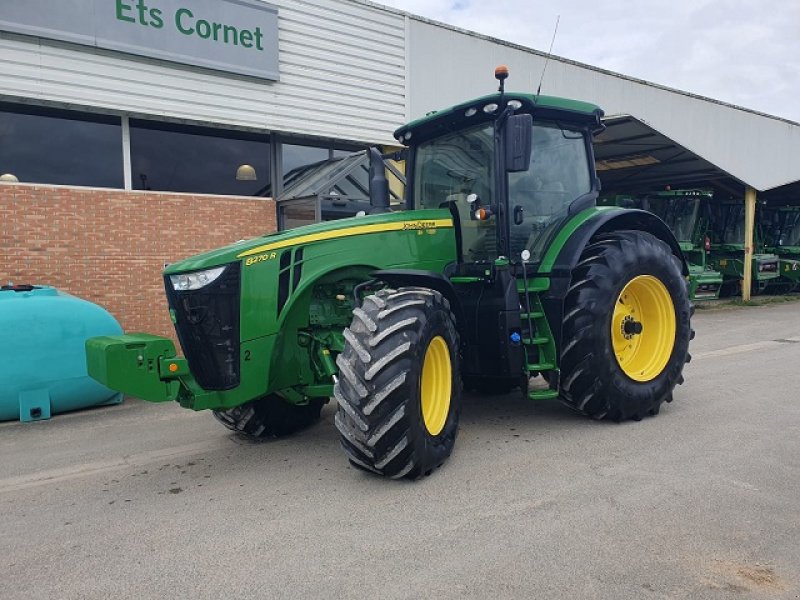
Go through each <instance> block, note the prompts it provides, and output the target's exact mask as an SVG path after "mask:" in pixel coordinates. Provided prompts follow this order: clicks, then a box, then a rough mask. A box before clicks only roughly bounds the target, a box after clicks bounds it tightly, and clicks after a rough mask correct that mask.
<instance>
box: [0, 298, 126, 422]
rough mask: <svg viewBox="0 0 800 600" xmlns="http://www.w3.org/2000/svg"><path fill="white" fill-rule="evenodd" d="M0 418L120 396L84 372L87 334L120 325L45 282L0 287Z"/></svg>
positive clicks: (39, 414)
mask: <svg viewBox="0 0 800 600" xmlns="http://www.w3.org/2000/svg"><path fill="white" fill-rule="evenodd" d="M0 331H2V332H3V334H2V338H0V339H2V342H0V421H9V420H16V419H19V420H20V421H38V420H41V419H49V418H50V415H53V414H58V413H62V412H66V411H70V410H77V409H79V408H86V407H89V406H99V405H104V404H118V403H120V402H122V394H119V393H117V392H115V391H113V390H110V389H108V388H107V387H104V386H102V385H100V384H99V383H97V382H96V381H95V380H94V379H92V378H90V377H89V375H88V373H87V372H86V352H85V350H84V344H85V342H86V339H87V338H90V337H94V336H97V335H117V334H120V333H122V328H121V327H120V326H119V323H117V321H116V319H114V317H112V316H111V315H110V314H109V313H108V312H107V311H106V310H105V309H104V308H101V307H100V306H97V305H96V304H92V303H91V302H87V301H86V300H81V299H80V298H76V297H74V296H70V295H69V294H65V293H63V292H60V291H58V290H57V289H55V288H53V287H48V286H29V285H19V286H12V285H8V286H4V287H2V288H0Z"/></svg>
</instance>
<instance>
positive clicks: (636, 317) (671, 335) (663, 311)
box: [611, 275, 676, 382]
mask: <svg viewBox="0 0 800 600" xmlns="http://www.w3.org/2000/svg"><path fill="white" fill-rule="evenodd" d="M675 331H676V323H675V306H674V304H673V303H672V297H671V296H670V295H669V292H668V291H667V288H666V287H665V286H664V284H663V283H661V280H659V279H658V278H656V277H653V276H652V275H639V276H638V277H634V278H633V279H631V280H630V281H629V282H628V283H627V285H626V286H625V287H624V288H623V289H622V292H621V293H620V295H619V298H618V299H617V303H616V305H615V306H614V316H613V318H612V319H611V342H612V344H613V346H614V355H615V356H616V358H617V363H618V364H619V366H620V368H621V369H622V371H623V372H624V373H625V375H627V376H628V377H630V378H631V379H633V380H634V381H641V382H644V381H652V380H653V379H655V378H656V377H658V375H659V374H660V373H661V372H662V371H663V370H664V367H666V366H667V363H668V362H669V358H670V356H672V349H673V347H674V346H675Z"/></svg>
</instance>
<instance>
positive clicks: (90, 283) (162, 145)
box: [0, 0, 800, 333]
mask: <svg viewBox="0 0 800 600" xmlns="http://www.w3.org/2000/svg"><path fill="white" fill-rule="evenodd" d="M545 60H546V57H545V56H544V55H543V54H542V53H541V52H537V51H535V50H531V49H528V48H523V47H520V46H515V45H512V44H508V43H505V42H502V41H501V40H495V39H490V38H486V37H484V36H479V35H476V34H473V33H470V32H466V31H461V30H458V29H455V28H452V27H448V26H445V25H442V24H439V23H433V22H430V21H427V20H425V19H422V18H419V17H416V16H413V15H409V14H406V13H403V12H400V11H396V10H393V9H389V8H385V7H382V6H380V5H378V4H373V3H370V2H367V1H365V0H302V1H296V0H292V1H290V0H273V1H271V2H269V3H267V2H262V1H261V0H79V1H76V2H65V3H54V2H51V1H48V0H27V1H26V2H25V3H15V4H12V5H11V7H10V8H8V7H4V11H3V14H2V15H0V66H1V67H2V68H0V175H3V177H2V179H3V180H4V183H2V184H0V219H2V220H1V221H0V251H1V252H2V254H3V257H4V259H5V260H4V262H3V265H2V267H0V279H2V280H4V281H7V280H13V281H15V282H17V283H35V284H50V285H56V286H57V287H60V288H62V289H65V291H67V292H70V293H74V294H77V295H80V296H83V297H86V298H88V299H90V300H94V301H98V302H100V303H101V304H104V305H106V306H107V307H108V308H109V309H110V310H111V311H112V313H114V314H116V315H117V316H118V317H119V318H120V319H121V321H122V323H123V326H124V327H125V328H126V329H130V330H134V329H145V330H149V331H155V332H158V333H169V332H170V331H171V326H170V324H169V323H168V322H167V321H166V318H165V317H162V316H161V315H165V314H166V312H165V311H163V310H161V308H162V305H163V300H162V294H161V290H160V283H159V281H160V277H159V273H160V270H161V268H163V265H164V263H166V262H170V261H172V260H176V259H178V258H181V257H184V256H186V255H188V254H191V253H195V252H199V251H202V250H205V249H210V248H212V247H214V246H218V245H221V244H225V243H229V242H233V241H236V240H238V239H241V238H245V237H250V236H254V235H259V234H263V233H267V232H269V231H272V230H274V229H275V227H276V207H275V203H274V201H273V200H272V199H273V198H275V197H279V196H280V195H281V193H282V191H283V188H284V182H285V181H286V178H287V175H289V174H290V173H292V172H294V171H295V170H296V169H298V168H302V167H304V166H306V165H309V164H313V163H317V162H319V161H322V160H326V159H329V158H333V157H337V156H341V155H344V154H347V153H350V152H352V151H353V150H358V149H361V148H364V147H366V146H367V145H372V144H379V145H390V144H393V143H394V140H393V137H392V132H393V131H394V129H396V128H397V127H398V126H400V125H401V124H402V123H404V122H406V121H408V120H410V119H413V118H417V117H419V116H422V115H424V114H425V113H427V112H428V111H431V110H434V109H436V108H441V107H443V106H448V105H451V104H454V103H456V102H459V101H461V100H464V99H466V98H469V97H473V96H480V95H484V94H486V93H490V92H492V91H493V90H494V88H495V87H496V83H495V82H494V80H493V79H492V72H493V69H494V67H495V66H496V65H497V64H499V63H505V64H507V65H509V67H510V68H511V78H510V79H509V84H508V88H509V89H510V90H514V91H528V92H530V91H533V90H535V89H536V87H537V85H538V82H539V77H540V75H541V73H542V70H543V68H544V61H545ZM543 92H544V93H547V94H550V95H561V96H567V97H573V98H578V99H582V100H587V101H590V102H593V103H596V104H599V105H600V106H602V107H603V108H604V109H605V111H606V114H607V115H611V116H614V115H632V116H634V117H635V118H636V119H638V120H639V121H641V122H643V123H645V124H647V126H649V127H651V128H653V129H656V130H658V131H659V132H660V133H661V134H663V136H665V137H666V138H669V139H670V140H673V141H674V142H676V143H678V144H680V146H681V147H682V148H684V149H686V150H687V151H689V152H691V153H693V154H694V155H697V156H699V157H702V158H703V160H705V161H708V162H710V163H713V164H714V165H716V167H717V168H718V169H719V171H720V172H723V173H724V174H726V175H727V176H729V177H730V179H731V181H733V182H734V183H736V184H740V186H741V190H742V192H743V190H744V189H745V187H750V188H754V189H756V190H759V191H766V190H770V189H774V188H777V187H779V186H784V185H786V184H791V183H792V182H796V181H797V180H800V152H797V149H798V148H800V125H798V124H796V123H791V122H789V121H786V120H782V119H778V118H775V117H770V116H768V115H762V114H759V113H755V112H753V111H748V110H744V109H741V108H738V107H734V106H730V105H726V104H723V103H720V102H716V101H713V100H710V99H706V98H700V97H697V96H694V95H692V94H688V93H684V92H679V91H675V90H671V89H668V88H665V87H662V86H657V85H653V84H650V83H647V82H644V81H640V80H635V79H631V78H627V77H624V76H621V75H618V74H614V73H609V72H606V71H603V70H600V69H596V68H594V67H591V66H588V65H581V64H578V63H574V62H572V61H569V60H566V59H562V58H558V57H553V58H552V59H551V63H550V65H549V66H548V69H547V77H546V79H545V81H544V85H543ZM122 274H124V276H123V275H122ZM100 275H102V277H100V279H98V277H99V276H100ZM145 282H146V283H145ZM153 282H155V283H153ZM142 286H144V287H142ZM142 289H145V290H146V291H145V292H142ZM133 290H136V292H133ZM151 314H158V315H159V316H158V317H151V316H150V315H151Z"/></svg>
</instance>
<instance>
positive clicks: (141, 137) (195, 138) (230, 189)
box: [130, 119, 271, 196]
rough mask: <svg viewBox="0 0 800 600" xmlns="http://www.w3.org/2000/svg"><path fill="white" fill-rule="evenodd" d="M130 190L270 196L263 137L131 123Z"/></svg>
mask: <svg viewBox="0 0 800 600" xmlns="http://www.w3.org/2000/svg"><path fill="white" fill-rule="evenodd" d="M130 125H131V174H132V178H133V189H135V190H159V191H168V192H190V193H198V194H216V195H236V196H270V195H271V185H270V184H271V173H270V169H269V164H270V143H269V137H268V136H266V135H259V134H251V133H245V132H237V131H223V130H217V129H212V128H205V127H192V126H182V125H172V124H167V123H157V122H153V121H140V120H136V119H131V122H130Z"/></svg>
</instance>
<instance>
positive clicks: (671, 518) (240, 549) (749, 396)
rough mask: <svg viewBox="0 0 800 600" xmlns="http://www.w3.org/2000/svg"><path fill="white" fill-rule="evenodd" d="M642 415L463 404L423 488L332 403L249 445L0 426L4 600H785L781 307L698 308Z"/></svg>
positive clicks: (477, 400)
mask: <svg viewBox="0 0 800 600" xmlns="http://www.w3.org/2000/svg"><path fill="white" fill-rule="evenodd" d="M693 324H694V327H695V329H696V330H697V338H696V339H695V341H694V342H693V343H692V347H691V350H692V353H693V355H694V360H693V361H692V363H691V364H690V365H688V366H687V367H686V370H685V374H686V383H685V384H684V385H683V386H680V387H679V388H678V389H677V391H676V394H675V401H674V402H673V403H672V404H669V405H666V406H665V407H664V408H663V409H662V411H661V414H660V415H659V416H658V417H656V418H648V419H645V420H644V421H642V422H640V423H625V424H614V423H605V422H599V423H598V422H593V421H590V420H587V419H585V418H581V417H580V416H577V415H575V414H573V413H571V412H569V411H568V410H567V409H566V408H564V407H562V406H561V405H560V404H558V403H557V402H541V403H533V402H530V401H524V400H522V399H521V398H520V397H519V396H518V395H513V394H512V395H509V396H504V397H499V398H487V397H482V398H481V397H476V396H467V397H466V399H465V407H464V411H463V416H462V426H461V431H460V434H459V438H458V440H457V443H456V449H455V451H454V453H453V456H452V457H451V459H450V460H449V461H448V462H447V463H446V464H445V465H444V466H443V467H442V468H441V469H440V470H439V471H437V472H435V473H434V474H433V475H432V476H431V477H429V478H426V479H424V480H422V481H419V482H415V483H412V482H393V481H388V480H383V479H380V478H377V477H374V476H370V475H367V474H365V473H362V472H360V471H357V470H354V469H352V468H350V467H349V466H348V464H347V461H346V460H345V459H344V457H343V454H342V452H341V451H340V450H339V447H338V439H337V434H336V432H335V429H334V427H333V414H334V407H333V406H332V405H328V406H327V407H326V408H325V410H324V412H323V420H322V422H321V423H319V424H318V425H315V426H314V427H312V428H310V429H309V430H307V431H305V432H303V433H301V434H299V435H297V436H295V437H292V438H289V439H283V440H278V441H272V442H266V443H249V442H245V441H243V440H241V439H238V438H237V437H235V436H233V435H231V434H230V433H229V432H228V431H227V430H226V429H224V428H223V427H222V426H221V425H219V424H217V423H216V422H215V421H214V420H213V419H212V417H211V415H210V414H207V413H199V414H195V413H191V412H189V411H186V410H183V409H181V408H179V407H178V406H177V405H151V404H146V403H144V402H140V401H137V400H130V399H128V400H126V402H125V403H124V404H122V405H119V406H116V407H109V408H104V409H97V410H90V411H83V412H78V413H73V414H69V415H62V416H58V417H55V418H53V419H52V420H51V421H48V422H39V423H34V424H21V423H6V424H2V425H0V598H2V599H4V600H12V599H22V598H25V599H28V598H30V599H36V600H40V599H49V598H70V599H72V598H92V599H94V598H97V599H109V598H136V599H145V598H191V599H202V598H214V599H216V598H270V599H271V598H292V599H297V598H337V599H338V598H370V599H374V598H380V599H383V598H440V599H441V598H480V599H484V598H486V599H488V598H492V599H493V598H547V599H552V598H565V599H575V598H609V599H614V600H621V599H626V598H631V599H649V598H670V599H674V598H691V599H696V598H701V599H702V598H712V599H717V598H719V599H727V598H770V599H771V598H800V452H798V450H800V441H799V440H800V394H798V388H800V303H797V302H792V303H786V304H779V305H772V306H765V307H759V308H742V309H736V310H717V309H715V310H701V311H698V313H697V315H696V316H695V319H694V321H693Z"/></svg>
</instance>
